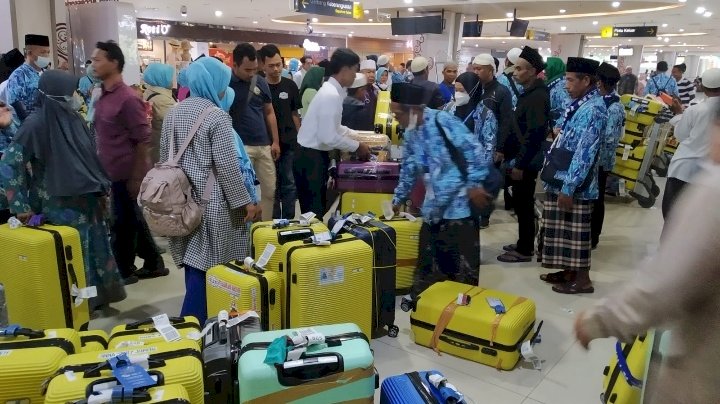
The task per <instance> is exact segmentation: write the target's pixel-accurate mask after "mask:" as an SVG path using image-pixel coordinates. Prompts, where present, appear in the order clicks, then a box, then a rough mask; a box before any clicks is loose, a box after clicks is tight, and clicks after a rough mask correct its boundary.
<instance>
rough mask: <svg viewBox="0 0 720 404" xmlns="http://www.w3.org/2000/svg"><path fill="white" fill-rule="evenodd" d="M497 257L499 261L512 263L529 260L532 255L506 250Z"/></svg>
mask: <svg viewBox="0 0 720 404" xmlns="http://www.w3.org/2000/svg"><path fill="white" fill-rule="evenodd" d="M497 259H498V261H500V262H507V263H511V264H514V263H518V262H531V261H532V255H522V254H520V253H519V252H517V251H508V252H506V253H505V254H503V255H500V256H498V257H497Z"/></svg>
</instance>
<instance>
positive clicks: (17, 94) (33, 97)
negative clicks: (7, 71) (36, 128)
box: [7, 63, 40, 115]
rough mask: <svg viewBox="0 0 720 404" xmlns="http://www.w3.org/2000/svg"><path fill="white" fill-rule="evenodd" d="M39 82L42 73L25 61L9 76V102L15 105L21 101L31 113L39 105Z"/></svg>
mask: <svg viewBox="0 0 720 404" xmlns="http://www.w3.org/2000/svg"><path fill="white" fill-rule="evenodd" d="M39 83H40V73H38V71H37V70H35V69H34V68H33V67H32V66H30V65H29V64H27V63H24V64H23V65H22V66H20V67H18V68H17V69H15V71H14V72H12V74H11V75H10V78H8V85H7V103H8V104H9V105H13V104H14V103H15V102H17V101H20V102H21V103H22V104H23V106H24V107H25V111H26V112H27V113H28V115H29V114H30V113H31V112H33V111H34V110H35V108H36V107H37V101H38V84H39Z"/></svg>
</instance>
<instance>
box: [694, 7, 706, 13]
mask: <svg viewBox="0 0 720 404" xmlns="http://www.w3.org/2000/svg"><path fill="white" fill-rule="evenodd" d="M704 12H705V7H698V8H696V9H695V13H697V14H702V13H704Z"/></svg>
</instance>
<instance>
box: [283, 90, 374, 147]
mask: <svg viewBox="0 0 720 404" xmlns="http://www.w3.org/2000/svg"><path fill="white" fill-rule="evenodd" d="M346 96H347V91H346V90H345V89H344V88H343V87H342V86H341V85H340V83H338V81H337V80H335V78H334V77H330V79H329V80H328V81H326V82H325V83H324V84H323V85H322V87H320V90H319V91H318V93H317V94H316V95H315V98H313V100H312V102H311V103H310V106H309V107H308V109H307V111H305V116H304V117H303V121H302V125H301V126H300V131H299V132H298V136H297V140H298V143H299V144H300V146H303V147H307V148H309V149H315V150H321V151H330V150H334V149H337V150H341V151H347V152H354V151H356V150H357V148H358V147H359V146H360V143H359V142H358V141H356V140H353V139H352V138H350V137H349V136H348V135H349V134H350V133H352V132H353V130H352V129H350V128H347V127H345V126H342V125H341V124H340V121H341V118H342V104H343V100H344V99H345V97H346Z"/></svg>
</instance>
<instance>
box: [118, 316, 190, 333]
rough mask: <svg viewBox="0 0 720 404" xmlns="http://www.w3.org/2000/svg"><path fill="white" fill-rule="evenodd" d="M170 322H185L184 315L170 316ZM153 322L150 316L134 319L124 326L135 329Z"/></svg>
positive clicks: (127, 328)
mask: <svg viewBox="0 0 720 404" xmlns="http://www.w3.org/2000/svg"><path fill="white" fill-rule="evenodd" d="M169 320H170V324H180V323H184V322H185V317H170V318H169ZM150 324H153V319H152V318H146V319H145V320H140V321H136V322H134V323H130V324H128V325H126V326H125V329H126V330H137V329H138V328H140V327H142V326H144V325H150Z"/></svg>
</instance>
